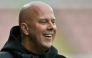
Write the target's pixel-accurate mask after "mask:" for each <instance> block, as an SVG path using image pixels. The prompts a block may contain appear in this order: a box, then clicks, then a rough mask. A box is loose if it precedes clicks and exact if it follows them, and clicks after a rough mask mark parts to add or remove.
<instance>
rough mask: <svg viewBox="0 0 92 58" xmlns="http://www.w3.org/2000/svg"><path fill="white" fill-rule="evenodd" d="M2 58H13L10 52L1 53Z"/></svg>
mask: <svg viewBox="0 0 92 58" xmlns="http://www.w3.org/2000/svg"><path fill="white" fill-rule="evenodd" d="M0 58H13V56H12V55H11V54H10V53H9V52H0Z"/></svg>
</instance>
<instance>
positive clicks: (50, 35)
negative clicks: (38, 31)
mask: <svg viewBox="0 0 92 58" xmlns="http://www.w3.org/2000/svg"><path fill="white" fill-rule="evenodd" d="M44 36H49V37H50V36H52V35H51V34H46V35H44Z"/></svg>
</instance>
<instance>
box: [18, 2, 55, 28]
mask: <svg viewBox="0 0 92 58" xmlns="http://www.w3.org/2000/svg"><path fill="white" fill-rule="evenodd" d="M45 10H52V8H51V7H50V6H49V5H48V4H46V3H44V2H41V1H33V2H30V3H28V4H25V5H24V6H23V8H22V9H21V11H20V14H19V25H20V26H21V23H23V22H24V23H28V22H29V21H30V20H32V19H34V18H36V17H37V16H39V14H42V13H43V11H45ZM52 11H53V10H52Z"/></svg>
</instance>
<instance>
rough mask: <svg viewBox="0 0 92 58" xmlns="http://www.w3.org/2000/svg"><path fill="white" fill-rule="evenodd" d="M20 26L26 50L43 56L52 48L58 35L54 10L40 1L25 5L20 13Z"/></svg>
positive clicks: (22, 42)
mask: <svg viewBox="0 0 92 58" xmlns="http://www.w3.org/2000/svg"><path fill="white" fill-rule="evenodd" d="M19 25H20V29H21V36H22V41H21V44H22V45H23V46H24V47H25V48H27V49H28V50H30V51H31V52H34V53H37V54H42V53H44V52H45V51H46V50H48V49H49V48H50V47H51V45H52V42H53V40H54V38H55V34H56V24H55V16H54V13H53V10H52V8H51V7H50V6H49V5H47V4H46V3H44V2H40V1H35V2H31V3H28V4H26V5H24V6H23V8H22V10H21V11H20V15H19ZM48 35H49V36H48Z"/></svg>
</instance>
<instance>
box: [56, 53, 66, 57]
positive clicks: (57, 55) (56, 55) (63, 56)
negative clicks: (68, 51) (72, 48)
mask: <svg viewBox="0 0 92 58" xmlns="http://www.w3.org/2000/svg"><path fill="white" fill-rule="evenodd" d="M56 58H66V57H65V56H63V55H59V54H57V55H56Z"/></svg>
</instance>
